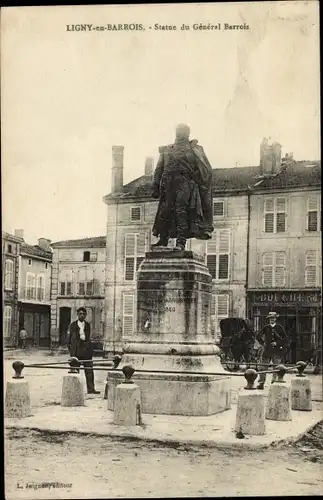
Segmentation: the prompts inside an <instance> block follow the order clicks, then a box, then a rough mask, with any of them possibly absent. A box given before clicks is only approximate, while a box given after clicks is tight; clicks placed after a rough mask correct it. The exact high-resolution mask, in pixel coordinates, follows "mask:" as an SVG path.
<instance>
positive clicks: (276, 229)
mask: <svg viewBox="0 0 323 500" xmlns="http://www.w3.org/2000/svg"><path fill="white" fill-rule="evenodd" d="M264 213H265V233H284V232H285V231H286V221H287V214H286V198H267V199H265V205H264Z"/></svg>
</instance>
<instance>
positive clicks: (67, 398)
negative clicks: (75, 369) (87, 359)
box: [61, 373, 84, 406]
mask: <svg viewBox="0 0 323 500" xmlns="http://www.w3.org/2000/svg"><path fill="white" fill-rule="evenodd" d="M61 406H84V387H83V383H82V381H81V380H80V376H79V375H78V374H75V375H74V374H73V373H69V374H68V375H64V377H63V386H62V399H61Z"/></svg>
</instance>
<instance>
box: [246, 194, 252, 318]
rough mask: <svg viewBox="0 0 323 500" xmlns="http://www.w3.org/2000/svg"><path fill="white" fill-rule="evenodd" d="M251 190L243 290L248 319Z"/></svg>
mask: <svg viewBox="0 0 323 500" xmlns="http://www.w3.org/2000/svg"><path fill="white" fill-rule="evenodd" d="M250 198H251V190H250V189H249V190H248V226H247V252H246V259H247V262H246V284H245V290H246V303H245V307H246V316H247V317H248V296H247V294H248V288H249V245H250V218H251V208H250V207H251V200H250Z"/></svg>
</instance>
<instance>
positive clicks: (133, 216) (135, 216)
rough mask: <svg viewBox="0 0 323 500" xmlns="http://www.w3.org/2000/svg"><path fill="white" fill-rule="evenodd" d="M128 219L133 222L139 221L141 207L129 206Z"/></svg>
mask: <svg viewBox="0 0 323 500" xmlns="http://www.w3.org/2000/svg"><path fill="white" fill-rule="evenodd" d="M130 220H131V221H134V222H140V221H141V207H131V208H130Z"/></svg>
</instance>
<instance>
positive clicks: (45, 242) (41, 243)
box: [38, 238, 51, 252]
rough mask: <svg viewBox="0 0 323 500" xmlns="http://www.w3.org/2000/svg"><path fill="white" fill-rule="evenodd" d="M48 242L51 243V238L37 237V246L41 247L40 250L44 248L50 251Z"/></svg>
mask: <svg viewBox="0 0 323 500" xmlns="http://www.w3.org/2000/svg"><path fill="white" fill-rule="evenodd" d="M50 244H51V240H48V239H47V238H39V239H38V246H39V248H41V249H42V250H45V251H46V252H50V251H51V249H50Z"/></svg>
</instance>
